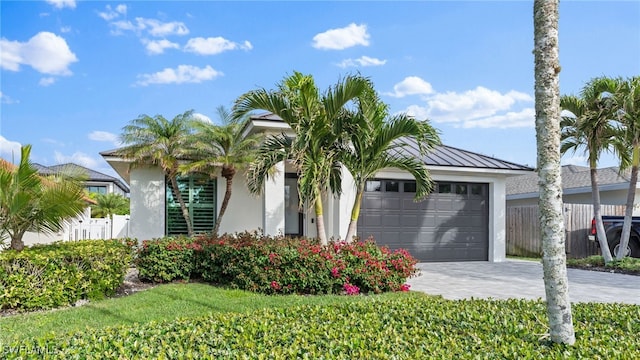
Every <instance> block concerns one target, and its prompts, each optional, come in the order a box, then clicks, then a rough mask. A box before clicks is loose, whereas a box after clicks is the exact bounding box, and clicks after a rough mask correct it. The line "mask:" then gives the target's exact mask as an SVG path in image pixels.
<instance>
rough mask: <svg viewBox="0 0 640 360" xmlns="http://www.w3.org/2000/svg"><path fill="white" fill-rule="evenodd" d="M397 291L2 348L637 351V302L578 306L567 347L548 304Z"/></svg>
mask: <svg viewBox="0 0 640 360" xmlns="http://www.w3.org/2000/svg"><path fill="white" fill-rule="evenodd" d="M399 295H404V296H401V297H398V298H392V299H379V298H377V297H371V296H358V297H342V298H344V299H357V298H362V299H363V301H351V302H347V303H339V304H335V305H332V306H326V305H324V306H323V305H303V306H297V307H294V308H291V307H288V308H282V307H278V308H267V309H260V310H254V311H250V312H244V313H237V312H236V313H224V314H221V313H218V314H212V315H208V316H203V317H198V318H189V319H185V318H182V319H176V320H170V321H161V322H155V321H152V322H149V323H144V324H134V325H126V326H116V327H108V328H103V329H97V330H85V331H82V332H74V333H68V334H50V335H46V336H42V337H38V338H26V339H22V340H20V341H15V342H12V343H9V344H6V345H4V349H5V354H4V355H5V358H6V359H17V358H24V359H36V358H50V359H69V358H83V359H85V358H86V359H119V358H126V359H147V358H169V359H172V358H175V359H177V358H180V359H209V358H230V359H254V358H255V359H259V358H271V359H279V358H301V359H303V358H309V359H322V358H324V359H356V358H357V359H364V358H375V359H426V358H438V359H497V358H500V359H502V358H518V359H540V358H596V359H598V358H600V359H631V358H634V357H635V356H636V355H637V351H638V349H639V348H640V339H639V338H638V336H637V334H638V333H640V322H639V321H638V319H639V318H640V307H638V306H632V305H621V304H597V303H588V304H575V305H574V307H573V313H574V323H575V328H576V338H577V342H576V344H575V346H563V345H557V344H552V343H551V342H550V341H549V340H548V339H547V337H546V334H547V333H548V329H547V325H546V313H545V305H544V303H543V302H539V301H527V300H506V301H497V300H459V301H450V300H444V299H442V298H439V297H429V296H426V295H423V296H409V294H399ZM288 297H289V296H279V297H277V298H288ZM314 298H315V297H314ZM6 349H8V350H9V351H7V350H6ZM13 350H15V351H13ZM43 354H44V355H45V356H43Z"/></svg>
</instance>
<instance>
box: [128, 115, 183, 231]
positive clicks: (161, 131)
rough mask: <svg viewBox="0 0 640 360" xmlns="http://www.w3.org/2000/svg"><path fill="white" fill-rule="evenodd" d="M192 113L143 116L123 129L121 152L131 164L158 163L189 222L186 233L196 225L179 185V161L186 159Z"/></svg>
mask: <svg viewBox="0 0 640 360" xmlns="http://www.w3.org/2000/svg"><path fill="white" fill-rule="evenodd" d="M192 115H193V112H192V111H187V112H185V113H183V114H180V115H178V116H176V117H174V118H173V119H172V120H167V119H165V118H164V117H163V116H162V115H156V116H153V117H151V116H148V115H140V116H139V117H138V118H136V119H133V120H131V122H130V123H129V124H128V125H126V126H125V127H124V128H123V129H122V131H123V132H122V135H121V139H122V143H123V144H124V145H125V147H124V148H122V149H120V150H119V154H120V155H121V156H122V157H124V158H125V159H129V160H130V161H131V166H148V165H156V166H159V167H160V168H161V169H162V170H163V171H164V175H165V176H166V177H167V180H169V184H170V187H171V192H172V195H173V198H174V199H176V200H178V203H179V204H180V210H181V211H182V216H183V217H184V220H185V222H186V224H187V235H188V236H192V235H193V224H192V223H191V217H190V216H189V209H188V208H187V205H186V203H185V201H184V198H183V197H182V194H181V193H180V189H179V187H178V180H177V178H178V175H179V173H180V170H179V164H180V162H181V160H184V159H185V151H186V143H187V139H188V136H189V135H190V134H191V133H192V132H193V129H192V128H191V124H192V119H193V116H192Z"/></svg>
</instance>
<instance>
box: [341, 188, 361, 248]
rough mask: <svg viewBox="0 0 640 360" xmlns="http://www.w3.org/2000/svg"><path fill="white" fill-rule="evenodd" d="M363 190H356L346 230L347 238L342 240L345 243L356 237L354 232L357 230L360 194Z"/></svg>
mask: <svg viewBox="0 0 640 360" xmlns="http://www.w3.org/2000/svg"><path fill="white" fill-rule="evenodd" d="M363 193H364V189H358V192H357V194H356V199H355V201H354V203H353V209H352V210H351V220H350V221H349V228H348V229H347V236H346V237H345V238H344V240H345V241H346V242H352V241H353V238H354V237H355V236H356V230H357V229H358V217H359V216H360V207H361V206H362V194H363Z"/></svg>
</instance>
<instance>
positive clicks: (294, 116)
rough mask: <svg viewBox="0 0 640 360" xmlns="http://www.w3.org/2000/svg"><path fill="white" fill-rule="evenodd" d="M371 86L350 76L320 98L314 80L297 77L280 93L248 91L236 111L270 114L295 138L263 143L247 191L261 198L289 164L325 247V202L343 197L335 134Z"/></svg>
mask: <svg viewBox="0 0 640 360" xmlns="http://www.w3.org/2000/svg"><path fill="white" fill-rule="evenodd" d="M367 86H368V80H366V79H365V78H363V77H360V76H347V77H346V78H345V79H343V80H342V81H340V82H338V84H336V85H335V86H333V87H330V88H329V89H328V90H327V91H326V92H325V93H323V94H321V93H320V91H319V90H318V88H317V87H316V84H315V81H314V80H313V77H312V76H311V75H303V74H301V73H299V72H294V74H293V75H291V76H289V77H286V78H285V79H284V80H283V81H282V82H281V83H280V84H279V85H278V90H277V91H269V90H266V89H258V90H253V91H250V92H248V93H246V94H244V95H242V96H240V98H238V99H237V100H236V103H235V106H234V113H235V114H236V116H242V115H244V114H247V113H249V112H251V111H254V110H266V111H270V112H272V113H274V114H275V115H277V116H279V117H280V118H282V120H284V122H286V123H287V124H288V125H289V126H290V127H291V129H292V130H293V132H294V133H295V138H289V137H287V136H286V135H284V134H281V135H275V136H271V137H269V138H268V139H267V140H266V141H265V143H264V144H263V146H262V147H261V150H260V151H259V152H258V156H257V159H256V162H255V163H254V164H253V165H252V166H251V167H250V168H249V174H248V185H249V189H250V190H251V191H252V192H254V193H260V192H261V191H262V189H263V188H264V182H265V180H266V179H267V177H269V176H270V171H272V170H271V169H272V168H273V167H274V166H275V165H276V164H277V163H278V162H280V161H283V160H289V161H291V163H292V165H293V166H294V168H295V169H296V171H297V173H298V176H299V179H298V193H299V194H300V206H302V204H304V203H305V202H307V201H308V202H309V203H311V204H313V206H314V210H315V214H316V229H317V232H318V238H319V239H320V242H321V243H323V244H325V243H327V234H326V232H325V228H324V217H323V211H324V210H323V204H322V196H323V195H324V194H327V193H328V192H329V191H330V192H332V193H334V194H340V193H341V190H342V189H341V183H342V174H341V164H340V162H339V153H340V144H339V142H340V140H341V139H340V137H341V134H342V130H341V129H339V128H337V124H338V123H339V122H338V121H337V119H338V118H340V117H341V116H344V113H345V111H346V110H345V108H346V105H347V104H348V103H349V102H351V101H353V100H354V99H355V98H356V97H357V96H359V95H360V94H361V93H362V92H363V91H364V90H365V89H366V88H367Z"/></svg>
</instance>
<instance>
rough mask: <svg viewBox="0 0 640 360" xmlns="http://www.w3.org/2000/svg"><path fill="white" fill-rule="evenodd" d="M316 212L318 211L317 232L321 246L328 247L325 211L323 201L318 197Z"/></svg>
mask: <svg viewBox="0 0 640 360" xmlns="http://www.w3.org/2000/svg"><path fill="white" fill-rule="evenodd" d="M314 206H315V211H316V231H317V232H318V239H319V240H320V244H322V245H327V244H328V241H327V232H326V231H325V228H324V210H323V207H322V199H321V198H320V196H319V195H318V196H317V197H316V200H315V205H314Z"/></svg>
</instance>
